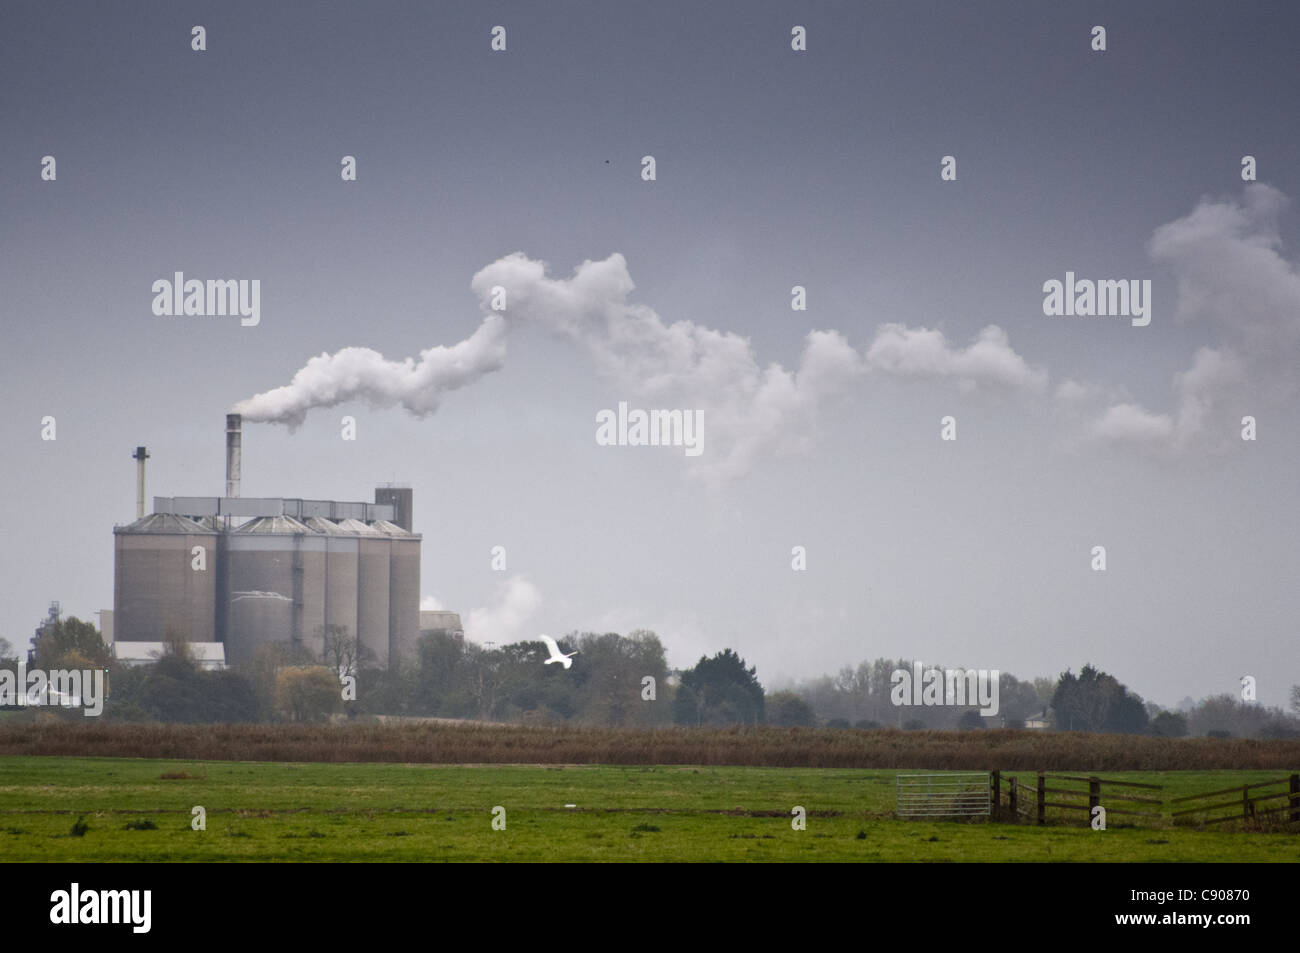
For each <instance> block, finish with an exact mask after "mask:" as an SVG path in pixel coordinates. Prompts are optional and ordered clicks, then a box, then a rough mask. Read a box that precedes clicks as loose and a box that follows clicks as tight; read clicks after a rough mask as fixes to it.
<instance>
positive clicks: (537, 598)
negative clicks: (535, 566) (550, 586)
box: [464, 575, 542, 645]
mask: <svg viewBox="0 0 1300 953" xmlns="http://www.w3.org/2000/svg"><path fill="white" fill-rule="evenodd" d="M541 605H542V593H541V591H540V590H539V589H538V588H537V587H536V586H535V585H533V583H531V582H529V581H528V579H527V577H525V576H523V575H514V576H511V577H510V578H509V579H507V580H506V581H505V583H504V584H503V585H502V587H501V592H500V597H499V599H498V600H497V603H496V605H493V606H488V607H486V608H481V609H472V610H470V613H469V615H468V616H467V617H466V618H465V623H464V625H465V637H466V638H468V639H470V640H472V641H474V642H478V643H480V644H482V643H485V642H495V643H497V644H498V645H505V644H507V643H509V642H519V641H521V640H524V639H534V638H536V637H537V636H536V634H535V633H533V632H531V631H530V630H528V629H527V628H526V627H527V625H528V622H529V620H530V619H531V618H532V617H533V616H534V615H535V614H536V613H537V610H538V609H539V608H540V607H541Z"/></svg>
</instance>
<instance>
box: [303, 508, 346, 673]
mask: <svg viewBox="0 0 1300 953" xmlns="http://www.w3.org/2000/svg"><path fill="white" fill-rule="evenodd" d="M304 522H305V523H306V524H307V526H308V527H309V528H310V529H313V530H315V531H316V532H317V533H320V534H321V535H322V536H324V538H325V629H326V631H327V632H328V631H329V630H330V629H331V628H334V627H337V628H338V629H339V630H340V631H341V632H342V633H344V634H345V635H346V637H347V638H348V639H350V640H352V641H354V642H355V640H356V639H357V560H358V557H359V548H360V547H359V545H358V536H357V533H356V532H355V531H353V530H345V529H343V528H342V527H340V526H339V525H338V524H337V523H334V522H332V521H330V520H327V519H324V518H323V517H320V516H313V517H310V518H309V519H306V520H304ZM327 661H331V660H330V659H327Z"/></svg>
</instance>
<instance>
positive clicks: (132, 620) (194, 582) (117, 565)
mask: <svg viewBox="0 0 1300 953" xmlns="http://www.w3.org/2000/svg"><path fill="white" fill-rule="evenodd" d="M216 540H217V534H216V533H214V532H212V531H211V530H208V529H205V528H204V527H202V526H200V525H199V524H198V523H196V522H194V521H193V520H190V519H186V518H185V517H184V516H175V515H172V514H166V513H154V514H153V515H151V516H146V517H144V518H142V519H138V520H136V521H135V522H134V523H131V524H130V525H128V526H119V527H115V528H114V530H113V547H114V565H113V570H114V571H113V576H114V579H113V619H114V633H113V637H114V639H115V641H119V642H166V641H168V640H170V639H172V638H181V639H184V640H186V641H188V642H212V641H214V639H215V625H216V605H217V584H216V578H217V546H216Z"/></svg>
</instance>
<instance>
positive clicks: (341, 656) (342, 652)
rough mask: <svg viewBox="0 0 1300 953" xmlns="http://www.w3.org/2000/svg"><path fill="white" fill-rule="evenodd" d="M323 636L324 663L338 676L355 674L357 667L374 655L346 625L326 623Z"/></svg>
mask: <svg viewBox="0 0 1300 953" xmlns="http://www.w3.org/2000/svg"><path fill="white" fill-rule="evenodd" d="M324 636H325V637H324V644H325V650H324V656H325V664H326V665H328V666H330V668H332V669H334V670H335V671H336V672H338V675H339V678H343V677H344V676H345V675H356V674H357V667H358V666H359V665H360V664H361V663H363V662H366V661H368V660H370V659H371V658H373V657H374V653H373V652H371V651H370V650H369V649H367V648H366V647H365V646H364V645H361V644H360V643H358V642H357V640H356V639H354V638H353V637H352V634H351V633H350V632H349V631H348V627H347V626H346V625H327V626H325V627H324Z"/></svg>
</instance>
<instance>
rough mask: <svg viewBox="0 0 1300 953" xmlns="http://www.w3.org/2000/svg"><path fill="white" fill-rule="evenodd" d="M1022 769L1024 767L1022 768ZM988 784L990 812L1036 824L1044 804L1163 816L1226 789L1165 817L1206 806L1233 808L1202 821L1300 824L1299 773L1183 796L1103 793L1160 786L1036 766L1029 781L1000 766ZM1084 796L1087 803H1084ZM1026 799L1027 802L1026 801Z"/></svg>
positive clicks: (1043, 815)
mask: <svg viewBox="0 0 1300 953" xmlns="http://www.w3.org/2000/svg"><path fill="white" fill-rule="evenodd" d="M1021 773H1022V774H1023V773H1025V772H1021ZM1003 781H1006V782H1007V798H1006V800H1005V802H1004V800H1003V797H1002V782H1003ZM1048 781H1073V782H1076V783H1083V784H1087V785H1088V788H1087V790H1086V791H1085V790H1081V789H1078V788H1070V787H1058V786H1055V785H1053V786H1050V787H1049V786H1048V783H1047V782H1048ZM989 784H990V786H991V787H992V792H991V800H992V808H993V816H994V818H995V819H997V818H1005V819H1007V820H1012V821H1018V820H1020V819H1021V818H1030V819H1032V820H1034V821H1036V822H1037V823H1039V824H1046V823H1047V809H1048V808H1049V807H1050V808H1055V809H1057V810H1066V811H1086V812H1087V813H1088V817H1091V816H1092V809H1093V808H1095V807H1097V806H1098V805H1099V804H1101V803H1102V801H1103V800H1104V801H1105V804H1106V813H1107V814H1125V815H1129V816H1134V817H1156V818H1158V817H1162V816H1163V815H1164V814H1165V808H1166V805H1167V804H1168V805H1175V804H1187V803H1189V802H1194V801H1203V800H1205V799H1207V798H1214V797H1221V796H1223V795H1227V794H1238V795H1240V797H1235V798H1233V799H1232V800H1226V801H1216V802H1214V803H1211V804H1193V805H1192V806H1190V807H1185V808H1181V809H1178V810H1171V811H1169V812H1168V813H1169V817H1170V819H1171V821H1173V822H1174V823H1178V820H1177V819H1178V818H1188V819H1189V820H1190V819H1191V818H1190V815H1199V814H1206V813H1208V812H1210V811H1219V810H1223V809H1225V808H1233V809H1234V812H1233V813H1231V814H1226V815H1223V816H1221V817H1208V818H1206V819H1205V820H1204V821H1203V823H1205V824H1221V823H1223V822H1225V821H1254V820H1257V819H1259V818H1262V817H1267V816H1270V815H1276V814H1285V815H1286V817H1285V823H1300V773H1295V774H1291V775H1289V776H1288V777H1285V778H1277V779H1275V780H1272V781H1258V782H1256V783H1254V784H1243V785H1240V786H1239V787H1231V788H1222V789H1221V790H1218V791H1205V792H1203V793H1200V794H1187V795H1184V796H1182V797H1176V798H1170V799H1168V800H1165V799H1163V798H1160V797H1151V796H1149V795H1143V794H1115V793H1107V794H1106V795H1105V797H1104V798H1103V796H1102V787H1103V786H1106V787H1108V788H1113V787H1122V788H1139V789H1143V790H1147V791H1162V790H1164V788H1163V785H1159V784H1145V783H1140V782H1137V781H1118V780H1114V779H1112V778H1100V777H1097V776H1096V775H1089V776H1083V775H1077V774H1047V773H1046V772H1043V771H1038V772H1036V773H1035V774H1034V776H1033V781H1032V782H1026V781H1025V780H1022V779H1021V778H1018V777H1016V776H1015V774H1011V773H1008V774H1006V775H1003V773H1002V772H1001V771H991V772H989ZM1282 784H1285V785H1287V790H1285V791H1278V792H1274V793H1271V794H1254V795H1252V794H1251V793H1250V792H1251V791H1255V790H1257V789H1259V788H1272V787H1277V786H1278V785H1282ZM1049 794H1052V795H1057V796H1061V795H1063V796H1065V797H1067V798H1079V799H1081V800H1079V801H1061V800H1053V801H1049V800H1047V796H1048V795H1049ZM1082 799H1086V801H1087V803H1083V802H1082ZM1278 800H1284V803H1283V804H1281V805H1279V806H1276V807H1261V805H1264V804H1266V803H1268V802H1271V801H1278ZM1116 801H1119V802H1122V803H1124V804H1138V805H1152V806H1154V808H1155V810H1132V809H1129V808H1127V807H1125V808H1119V807H1111V806H1110V805H1111V804H1112V803H1114V802H1116ZM1027 802H1029V803H1030V804H1032V806H1029V805H1028V804H1027Z"/></svg>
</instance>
